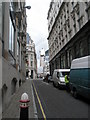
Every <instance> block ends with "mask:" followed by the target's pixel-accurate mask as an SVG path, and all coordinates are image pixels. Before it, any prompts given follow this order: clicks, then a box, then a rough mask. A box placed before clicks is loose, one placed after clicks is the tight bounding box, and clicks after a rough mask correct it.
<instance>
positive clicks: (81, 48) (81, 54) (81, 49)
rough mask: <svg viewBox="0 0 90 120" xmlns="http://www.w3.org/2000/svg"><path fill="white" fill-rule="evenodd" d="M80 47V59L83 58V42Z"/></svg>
mask: <svg viewBox="0 0 90 120" xmlns="http://www.w3.org/2000/svg"><path fill="white" fill-rule="evenodd" d="M79 47H80V51H79V53H80V57H81V56H83V44H82V42H80V44H79Z"/></svg>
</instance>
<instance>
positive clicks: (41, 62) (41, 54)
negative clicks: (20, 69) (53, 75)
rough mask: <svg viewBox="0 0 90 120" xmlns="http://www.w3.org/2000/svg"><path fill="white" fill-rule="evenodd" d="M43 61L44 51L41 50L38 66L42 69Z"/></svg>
mask: <svg viewBox="0 0 90 120" xmlns="http://www.w3.org/2000/svg"><path fill="white" fill-rule="evenodd" d="M44 59H45V50H44V49H43V48H42V49H41V52H40V66H42V67H44Z"/></svg>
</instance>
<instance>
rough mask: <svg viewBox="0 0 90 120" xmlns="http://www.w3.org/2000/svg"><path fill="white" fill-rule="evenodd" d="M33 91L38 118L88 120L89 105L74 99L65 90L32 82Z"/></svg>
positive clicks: (47, 84) (38, 81)
mask: <svg viewBox="0 0 90 120" xmlns="http://www.w3.org/2000/svg"><path fill="white" fill-rule="evenodd" d="M33 90H34V97H35V103H36V107H37V112H38V118H45V119H47V118H74V119H75V118H80V119H81V120H82V119H84V118H88V116H89V114H90V113H89V105H88V103H87V101H84V100H83V99H75V98H73V97H72V96H71V94H70V93H68V92H67V91H66V90H60V89H58V88H55V87H53V85H52V83H46V82H43V81H42V80H33Z"/></svg>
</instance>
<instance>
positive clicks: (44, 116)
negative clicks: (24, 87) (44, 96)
mask: <svg viewBox="0 0 90 120" xmlns="http://www.w3.org/2000/svg"><path fill="white" fill-rule="evenodd" d="M32 84H33V87H34V90H35V94H36V96H37V99H38V103H39V105H40V109H41V112H42V115H43V118H44V120H46V115H45V113H44V110H43V107H42V104H41V101H40V99H39V96H38V93H37V91H36V88H35V85H34V83H33V82H32Z"/></svg>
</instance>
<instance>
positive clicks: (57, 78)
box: [52, 69, 70, 87]
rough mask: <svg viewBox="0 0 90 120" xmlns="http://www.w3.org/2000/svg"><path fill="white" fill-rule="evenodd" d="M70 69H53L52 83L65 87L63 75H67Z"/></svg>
mask: <svg viewBox="0 0 90 120" xmlns="http://www.w3.org/2000/svg"><path fill="white" fill-rule="evenodd" d="M69 73H70V69H55V70H54V72H53V76H52V82H53V85H54V86H56V87H58V86H60V87H65V86H66V84H65V75H68V76H69Z"/></svg>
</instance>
